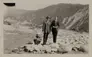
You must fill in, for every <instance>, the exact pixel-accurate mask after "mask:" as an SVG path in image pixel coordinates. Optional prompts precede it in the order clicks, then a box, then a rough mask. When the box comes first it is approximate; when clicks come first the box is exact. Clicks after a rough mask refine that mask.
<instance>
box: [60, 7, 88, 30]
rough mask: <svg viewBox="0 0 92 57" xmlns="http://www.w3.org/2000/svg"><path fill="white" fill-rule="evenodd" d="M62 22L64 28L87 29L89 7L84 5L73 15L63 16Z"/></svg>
mask: <svg viewBox="0 0 92 57" xmlns="http://www.w3.org/2000/svg"><path fill="white" fill-rule="evenodd" d="M62 23H63V24H64V25H65V27H66V29H71V30H76V31H85V32H88V30H89V7H88V6H85V7H84V8H83V9H80V10H78V11H77V12H76V13H75V14H74V15H72V16H70V17H66V18H64V20H63V21H62Z"/></svg>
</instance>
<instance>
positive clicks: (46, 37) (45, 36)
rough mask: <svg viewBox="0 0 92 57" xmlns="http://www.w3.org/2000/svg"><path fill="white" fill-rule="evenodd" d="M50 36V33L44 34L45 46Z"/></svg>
mask: <svg viewBox="0 0 92 57" xmlns="http://www.w3.org/2000/svg"><path fill="white" fill-rule="evenodd" d="M48 34H49V33H44V36H43V45H45V44H46V42H47V39H48Z"/></svg>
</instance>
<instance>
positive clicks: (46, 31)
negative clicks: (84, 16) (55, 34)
mask: <svg viewBox="0 0 92 57" xmlns="http://www.w3.org/2000/svg"><path fill="white" fill-rule="evenodd" d="M50 25H51V22H50V17H49V16H47V17H46V20H45V21H44V22H43V26H42V31H43V44H42V45H45V44H46V42H47V39H48V35H49V33H50V31H51V27H50Z"/></svg>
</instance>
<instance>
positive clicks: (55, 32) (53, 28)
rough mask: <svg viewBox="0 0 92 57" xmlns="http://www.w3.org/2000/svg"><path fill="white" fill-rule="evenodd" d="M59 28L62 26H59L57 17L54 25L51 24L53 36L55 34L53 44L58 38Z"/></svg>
mask: <svg viewBox="0 0 92 57" xmlns="http://www.w3.org/2000/svg"><path fill="white" fill-rule="evenodd" d="M59 26H60V25H59V22H58V19H57V17H56V19H55V20H53V21H52V23H51V28H52V34H53V43H56V38H57V34H58V28H59Z"/></svg>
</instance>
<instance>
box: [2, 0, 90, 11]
mask: <svg viewBox="0 0 92 57" xmlns="http://www.w3.org/2000/svg"><path fill="white" fill-rule="evenodd" d="M3 1H4V2H15V3H16V8H18V9H25V10H37V9H40V8H44V7H47V6H49V5H53V4H58V3H73V4H88V3H89V2H88V1H89V0H3Z"/></svg>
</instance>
